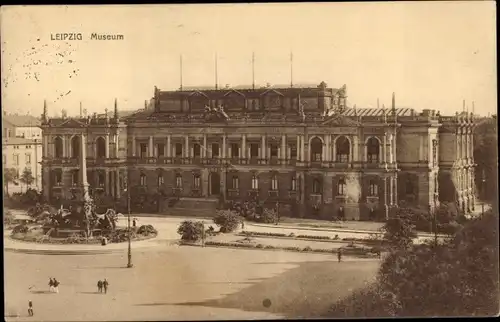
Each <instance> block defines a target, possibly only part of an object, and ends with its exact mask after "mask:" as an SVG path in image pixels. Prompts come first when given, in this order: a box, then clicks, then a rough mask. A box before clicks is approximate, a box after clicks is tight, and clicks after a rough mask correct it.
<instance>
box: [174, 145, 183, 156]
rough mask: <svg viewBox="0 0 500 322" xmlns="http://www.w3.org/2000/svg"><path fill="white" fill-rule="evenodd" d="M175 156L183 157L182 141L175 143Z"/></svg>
mask: <svg viewBox="0 0 500 322" xmlns="http://www.w3.org/2000/svg"><path fill="white" fill-rule="evenodd" d="M175 156H176V157H182V143H176V144H175Z"/></svg>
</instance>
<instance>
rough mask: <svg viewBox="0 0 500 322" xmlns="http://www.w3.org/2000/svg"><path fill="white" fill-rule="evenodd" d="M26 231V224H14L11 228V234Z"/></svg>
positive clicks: (24, 232)
mask: <svg viewBox="0 0 500 322" xmlns="http://www.w3.org/2000/svg"><path fill="white" fill-rule="evenodd" d="M27 232H28V226H26V225H24V224H21V225H17V226H14V228H13V229H12V234H26V233H27Z"/></svg>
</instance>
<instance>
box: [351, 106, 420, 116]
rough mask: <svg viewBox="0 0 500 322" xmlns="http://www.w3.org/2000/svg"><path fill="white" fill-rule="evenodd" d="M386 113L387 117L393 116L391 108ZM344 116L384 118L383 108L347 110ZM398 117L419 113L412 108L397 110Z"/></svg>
mask: <svg viewBox="0 0 500 322" xmlns="http://www.w3.org/2000/svg"><path fill="white" fill-rule="evenodd" d="M385 112H386V113H387V115H388V116H389V115H392V110H391V109H390V108H386V109H385ZM343 115H345V116H356V115H357V116H384V109H383V108H353V107H349V108H347V109H346V110H345V111H344V113H343ZM396 115H397V116H413V115H418V113H417V112H416V111H415V110H414V109H412V108H396Z"/></svg>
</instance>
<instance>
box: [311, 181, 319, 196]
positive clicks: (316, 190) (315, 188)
mask: <svg viewBox="0 0 500 322" xmlns="http://www.w3.org/2000/svg"><path fill="white" fill-rule="evenodd" d="M312 190H313V191H312V193H314V194H321V182H320V181H319V179H313V186H312Z"/></svg>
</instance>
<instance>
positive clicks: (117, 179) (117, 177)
mask: <svg viewBox="0 0 500 322" xmlns="http://www.w3.org/2000/svg"><path fill="white" fill-rule="evenodd" d="M120 192H121V191H120V170H118V169H116V170H115V198H117V199H118V198H120Z"/></svg>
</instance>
